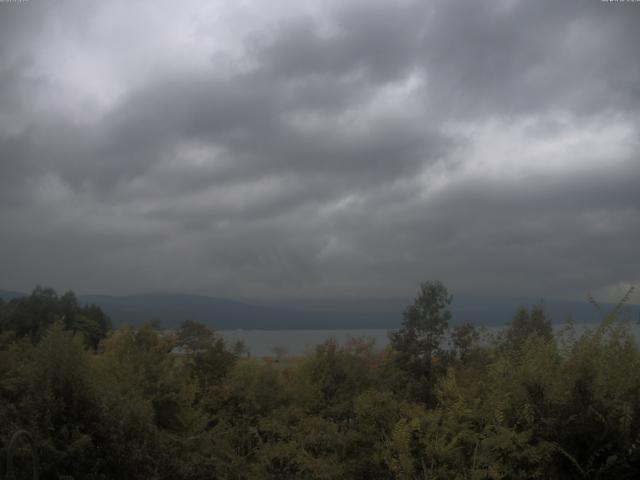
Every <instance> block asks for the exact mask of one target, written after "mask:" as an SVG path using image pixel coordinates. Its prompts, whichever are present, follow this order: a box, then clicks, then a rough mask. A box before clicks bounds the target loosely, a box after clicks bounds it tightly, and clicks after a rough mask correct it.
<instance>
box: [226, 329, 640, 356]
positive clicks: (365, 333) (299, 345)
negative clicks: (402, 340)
mask: <svg viewBox="0 0 640 480" xmlns="http://www.w3.org/2000/svg"><path fill="white" fill-rule="evenodd" d="M595 326H596V325H595V324H576V326H575V327H576V333H580V332H583V331H584V330H585V329H587V328H594V327H595ZM562 327H563V325H554V328H555V329H556V330H557V329H559V328H562ZM504 328H505V327H498V326H492V327H484V328H483V331H484V334H485V335H492V334H496V333H498V332H499V331H500V330H502V329H504ZM632 329H633V331H634V333H635V336H636V339H640V326H639V325H638V324H635V323H634V324H632ZM390 331H391V330H386V329H370V330H221V331H219V332H218V333H220V334H221V335H222V336H223V337H224V339H225V340H226V341H227V342H228V343H229V344H233V343H234V342H236V341H237V340H242V341H244V343H245V344H246V346H247V347H248V348H249V351H250V353H251V356H253V357H266V356H273V355H274V349H276V348H280V347H282V348H284V351H285V356H299V355H304V354H307V353H312V352H313V350H314V349H315V347H316V346H317V345H319V344H321V343H323V342H325V341H326V340H328V339H330V338H333V339H335V340H336V341H337V342H338V343H339V344H340V345H344V344H346V343H347V342H348V341H349V340H350V339H352V338H366V339H372V340H373V341H374V342H375V348H376V349H380V350H382V349H384V348H385V347H386V346H387V345H388V344H389V332H390Z"/></svg>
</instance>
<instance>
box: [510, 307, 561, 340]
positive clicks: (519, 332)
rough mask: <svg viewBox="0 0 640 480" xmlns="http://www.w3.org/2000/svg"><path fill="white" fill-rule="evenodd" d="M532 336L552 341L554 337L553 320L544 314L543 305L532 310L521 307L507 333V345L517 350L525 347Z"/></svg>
mask: <svg viewBox="0 0 640 480" xmlns="http://www.w3.org/2000/svg"><path fill="white" fill-rule="evenodd" d="M532 335H535V336H538V337H541V338H543V339H545V340H550V339H551V338H552V337H553V328H552V326H551V320H550V319H548V318H547V316H546V315H545V313H544V309H543V308H542V305H536V306H534V307H533V308H531V310H529V309H527V308H525V307H521V308H520V309H519V310H518V312H517V313H516V315H515V316H514V317H513V319H512V320H511V323H510V324H509V327H508V329H507V332H506V345H507V347H508V348H511V349H514V350H517V349H519V348H521V347H522V345H524V343H525V342H526V341H527V339H528V338H529V337H531V336H532Z"/></svg>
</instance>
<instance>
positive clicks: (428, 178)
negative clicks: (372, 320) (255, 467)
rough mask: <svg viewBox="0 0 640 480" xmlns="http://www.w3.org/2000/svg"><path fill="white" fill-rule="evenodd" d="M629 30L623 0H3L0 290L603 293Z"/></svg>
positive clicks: (639, 261)
mask: <svg viewBox="0 0 640 480" xmlns="http://www.w3.org/2000/svg"><path fill="white" fill-rule="evenodd" d="M639 47H640V3H635V2H624V3H622V2H617V3H612V2H601V1H600V0H542V1H539V0H537V1H517V0H495V1H477V0H468V1H458V0H442V1H429V2H427V1H416V2H412V1H389V0H384V1H383V0H381V1H372V0H366V1H365V0H363V1H352V0H336V1H335V2H334V1H319V0H317V1H301V0H290V1H278V0H269V1H268V2H267V1H264V0H256V1H251V0H246V1H234V2H230V1H228V0H225V1H220V2H214V1H210V0H206V1H205V0H203V1H185V0H180V1H176V0H173V1H165V0H148V1H135V2H131V1H129V0H127V1H120V0H113V1H108V2H107V1H88V0H78V1H63V0H59V1H49V2H44V1H37V0H30V1H24V0H23V1H22V2H6V1H5V2H0V162H1V163H0V288H2V289H13V290H30V289H31V288H32V287H33V286H34V285H35V284H37V283H41V284H46V285H51V286H54V287H55V288H57V289H60V290H63V289H68V288H71V289H74V290H75V291H78V292H81V293H112V294H123V293H137V292H145V291H171V292H189V293H199V294H207V295H214V296H222V297H235V298H293V297H344V296H347V297H377V296H385V297H394V296H402V297H406V296H411V295H413V294H414V292H415V290H416V289H417V285H418V283H419V282H420V281H421V280H427V279H441V280H443V281H444V282H445V283H446V284H447V285H448V286H449V288H450V290H451V291H453V292H454V293H475V294H525V295H531V296H543V295H544V296H552V297H582V298H583V297H584V293H585V292H586V291H587V290H591V291H593V292H596V293H598V294H599V295H601V297H602V296H605V297H606V296H610V295H614V294H615V292H617V291H619V290H620V289H622V288H624V286H625V285H627V284H629V283H630V282H631V283H632V282H636V283H637V282H638V281H639V280H640V148H639V147H640V52H639ZM637 299H638V295H636V298H635V300H637Z"/></svg>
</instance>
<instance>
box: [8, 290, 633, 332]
mask: <svg viewBox="0 0 640 480" xmlns="http://www.w3.org/2000/svg"><path fill="white" fill-rule="evenodd" d="M25 295H27V294H26V293H21V292H14V291H5V290H0V298H3V299H5V300H9V299H11V298H17V297H20V296H25ZM78 299H79V301H80V303H82V304H90V303H95V304H96V305H99V306H100V307H101V308H102V309H103V310H104V311H105V312H106V313H107V314H108V315H109V316H110V317H111V319H112V320H113V323H114V324H115V325H116V326H119V325H125V324H129V325H140V324H141V323H144V322H145V321H148V320H158V321H160V323H161V325H162V327H164V328H175V327H176V326H178V325H179V324H180V323H181V322H182V321H183V320H186V319H191V320H196V321H199V322H202V323H205V324H207V325H209V326H211V327H213V328H215V329H217V330H229V329H238V328H240V329H325V328H326V329H340V328H348V329H374V328H383V329H388V328H389V329H393V328H398V327H399V326H400V323H401V321H402V311H403V310H404V308H405V307H406V306H407V305H409V304H410V303H411V302H412V299H410V298H407V299H361V300H292V301H286V300H279V301H236V300H228V299H222V298H214V297H207V296H200V295H186V294H167V293H149V294H141V295H126V296H113V295H79V296H78ZM539 302H540V300H539V299H533V298H530V297H482V296H468V295H467V296H465V295H460V296H454V301H453V304H452V312H453V321H452V322H453V323H454V324H456V323H462V322H471V323H475V324H480V325H487V326H489V325H504V324H506V323H507V322H509V320H511V318H512V317H513V315H514V313H515V312H516V310H517V309H518V307H520V306H531V305H534V304H538V303H539ZM543 303H544V308H545V310H546V312H547V313H548V314H549V315H550V316H551V318H552V320H553V321H554V323H562V322H563V321H564V320H565V319H566V318H567V317H568V316H569V315H571V316H572V317H573V319H574V320H575V321H576V322H579V323H587V322H588V323H591V322H597V321H598V320H599V319H600V315H599V314H598V312H597V311H596V310H595V308H594V307H593V306H592V305H590V304H589V303H587V302H586V301H584V302H580V301H570V300H558V299H548V300H547V299H545V300H544V302H543ZM602 307H603V309H605V311H607V310H608V309H611V308H613V305H610V304H602ZM627 311H628V312H629V314H630V315H631V316H632V318H633V319H638V318H640V306H639V305H630V306H628V307H627Z"/></svg>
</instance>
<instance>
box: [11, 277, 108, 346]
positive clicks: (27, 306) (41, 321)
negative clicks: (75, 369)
mask: <svg viewBox="0 0 640 480" xmlns="http://www.w3.org/2000/svg"><path fill="white" fill-rule="evenodd" d="M57 321H61V322H62V323H63V324H64V326H65V328H66V329H68V330H71V331H73V332H78V333H80V334H81V335H82V337H83V338H84V341H85V343H86V344H87V345H89V346H91V347H92V348H97V346H98V344H99V343H100V341H101V340H102V339H104V338H105V337H106V336H107V333H108V332H109V330H110V329H111V320H110V319H109V317H107V316H106V315H105V314H104V312H103V311H102V310H101V309H100V308H99V307H97V306H95V305H89V306H84V307H81V306H80V305H79V304H78V300H77V299H76V296H75V294H74V293H73V292H67V293H65V294H64V295H62V296H58V295H57V294H56V292H55V291H54V290H53V289H51V288H44V287H40V286H38V287H36V288H35V289H34V290H33V292H32V293H31V295H30V296H28V297H24V298H15V299H13V300H10V301H9V302H8V303H0V346H1V345H2V343H3V340H2V339H3V338H4V339H5V340H4V341H5V342H6V341H7V340H11V339H14V338H17V339H22V338H27V339H29V340H31V342H32V343H34V344H35V343H37V342H38V341H40V339H42V338H43V336H44V335H45V334H46V332H47V330H48V329H49V328H50V327H51V326H52V325H53V324H54V323H55V322H57Z"/></svg>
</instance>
